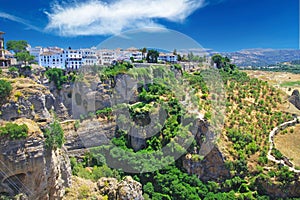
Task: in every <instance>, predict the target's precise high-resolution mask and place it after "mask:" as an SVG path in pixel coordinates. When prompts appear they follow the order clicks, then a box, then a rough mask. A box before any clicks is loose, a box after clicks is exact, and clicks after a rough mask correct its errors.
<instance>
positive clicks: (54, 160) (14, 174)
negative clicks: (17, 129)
mask: <svg viewBox="0 0 300 200" xmlns="http://www.w3.org/2000/svg"><path fill="white" fill-rule="evenodd" d="M0 166H1V167H0V169H1V170H0V193H2V192H3V193H7V194H9V195H12V196H14V195H16V194H19V193H24V194H26V196H27V197H28V199H49V200H50V199H61V198H62V196H63V195H64V192H65V190H64V188H65V187H69V186H70V185H71V165H70V161H69V158H68V157H67V155H66V152H65V150H63V149H62V150H56V151H51V150H47V149H46V148H45V146H44V142H43V138H42V137H35V138H29V139H26V140H13V141H11V140H3V139H1V143H0Z"/></svg>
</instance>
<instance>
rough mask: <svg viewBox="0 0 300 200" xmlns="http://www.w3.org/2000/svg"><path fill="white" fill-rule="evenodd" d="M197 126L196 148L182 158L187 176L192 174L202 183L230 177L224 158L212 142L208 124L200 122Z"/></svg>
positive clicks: (212, 134)
mask: <svg viewBox="0 0 300 200" xmlns="http://www.w3.org/2000/svg"><path fill="white" fill-rule="evenodd" d="M197 126H198V131H197V134H196V137H195V139H196V142H197V144H198V148H195V149H193V150H192V152H190V153H189V154H187V155H186V156H185V157H184V158H183V167H184V168H185V169H186V170H187V172H188V173H189V174H194V175H196V176H198V177H199V178H200V179H201V180H203V181H209V180H215V181H218V180H222V179H225V178H228V177H230V172H229V170H228V169H227V168H226V166H225V157H224V155H223V154H222V152H221V151H220V149H219V148H218V146H217V144H215V142H214V140H215V139H214V133H213V132H212V131H211V130H210V129H209V124H208V123H207V122H206V121H203V120H200V121H199V122H198V124H197ZM203 138H205V139H203Z"/></svg>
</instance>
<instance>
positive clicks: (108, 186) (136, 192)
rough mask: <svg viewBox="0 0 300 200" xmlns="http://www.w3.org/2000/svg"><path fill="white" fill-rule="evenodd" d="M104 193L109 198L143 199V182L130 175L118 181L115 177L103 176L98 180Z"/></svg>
mask: <svg viewBox="0 0 300 200" xmlns="http://www.w3.org/2000/svg"><path fill="white" fill-rule="evenodd" d="M97 186H98V189H99V191H100V193H101V194H102V195H107V196H108V199H109V200H143V199H144V197H143V193H142V184H141V183H139V182H136V181H135V180H133V179H132V177H130V176H126V177H125V178H124V179H123V180H122V181H120V182H118V180H117V179H115V178H101V179H99V181H98V182H97Z"/></svg>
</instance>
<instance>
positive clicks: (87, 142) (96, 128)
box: [63, 119, 116, 156]
mask: <svg viewBox="0 0 300 200" xmlns="http://www.w3.org/2000/svg"><path fill="white" fill-rule="evenodd" d="M63 127H65V126H64V125H63ZM115 132H116V123H115V122H112V121H106V120H101V121H99V120H97V119H94V120H85V121H83V122H81V123H80V127H79V128H78V130H77V131H75V129H74V128H73V129H68V130H67V129H65V138H66V143H65V147H66V148H67V150H68V153H69V155H71V156H80V155H83V154H84V153H85V151H86V148H91V147H97V146H100V145H104V144H109V142H110V140H111V139H112V138H113V137H114V136H115Z"/></svg>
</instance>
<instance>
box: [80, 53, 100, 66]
mask: <svg viewBox="0 0 300 200" xmlns="http://www.w3.org/2000/svg"><path fill="white" fill-rule="evenodd" d="M81 52H82V65H98V64H99V63H98V57H97V55H96V51H95V49H81Z"/></svg>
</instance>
